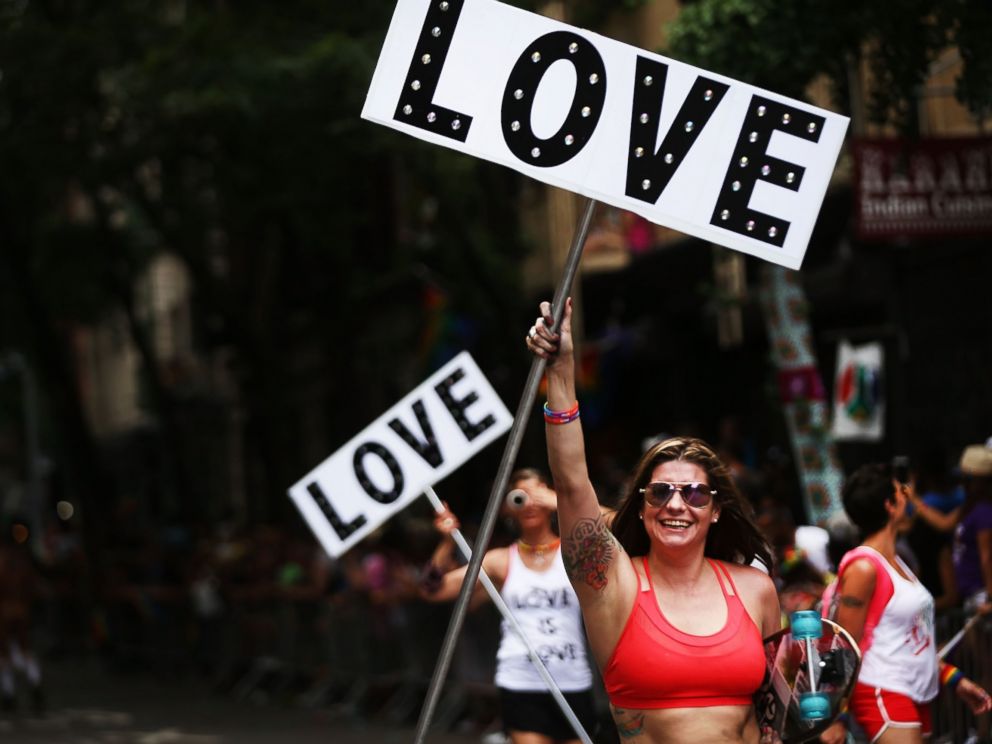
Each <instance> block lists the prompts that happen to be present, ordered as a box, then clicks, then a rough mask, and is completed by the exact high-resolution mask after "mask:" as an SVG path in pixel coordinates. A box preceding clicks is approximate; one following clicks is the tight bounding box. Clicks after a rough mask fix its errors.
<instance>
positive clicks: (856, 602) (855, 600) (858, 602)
mask: <svg viewBox="0 0 992 744" xmlns="http://www.w3.org/2000/svg"><path fill="white" fill-rule="evenodd" d="M837 601H838V602H840V603H841V604H842V605H844V606H845V607H864V606H865V601H864V600H863V599H861V598H860V597H852V596H851V595H850V594H841V595H840V597H838V598H837Z"/></svg>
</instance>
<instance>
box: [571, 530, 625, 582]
mask: <svg viewBox="0 0 992 744" xmlns="http://www.w3.org/2000/svg"><path fill="white" fill-rule="evenodd" d="M621 550H622V549H621V548H620V546H619V544H617V541H616V540H615V539H614V537H613V534H612V533H611V532H610V531H609V529H608V528H607V527H606V522H605V521H604V519H603V518H602V516H600V517H597V518H596V519H580V520H579V521H578V522H577V523H576V524H575V526H574V527H573V528H572V531H571V532H570V533H569V534H567V535H564V536H563V537H562V541H561V554H562V559H563V560H564V562H565V570H566V571H567V572H568V576H569V578H570V579H571V581H572V583H573V584H576V583H579V582H581V583H584V584H587V585H588V586H591V587H592V588H593V589H595V590H596V591H602V590H603V589H605V588H606V584H607V576H606V571H607V568H608V567H609V565H610V563H612V562H613V560H614V558H616V556H617V555H618V553H619V552H620V551H621Z"/></svg>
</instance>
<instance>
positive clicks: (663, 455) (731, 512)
mask: <svg viewBox="0 0 992 744" xmlns="http://www.w3.org/2000/svg"><path fill="white" fill-rule="evenodd" d="M672 460H682V461H685V462H691V463H695V464H696V465H698V466H699V467H701V468H702V469H703V470H705V471H706V475H707V477H708V478H709V484H710V485H711V486H713V488H715V489H716V496H715V497H714V499H715V505H716V506H718V507H719V508H720V519H719V521H717V522H715V523H713V524H710V526H709V531H708V532H707V534H706V548H705V551H704V552H705V555H706V556H707V557H709V558H716V559H719V560H723V561H731V562H733V563H743V564H745V565H747V564H750V563H751V562H752V561H753V560H754V559H755V558H757V559H758V560H759V561H761V562H762V563H764V564H765V566H766V567H767V568H768V569H769V570H771V567H772V551H771V548H770V547H769V546H768V541H767V540H766V539H765V537H764V536H763V535H762V534H761V531H760V530H759V529H758V526H757V525H756V524H755V522H754V510H753V509H752V508H751V505H750V504H749V503H748V502H747V501H746V500H745V499H744V497H743V496H742V495H741V492H740V491H739V490H738V488H737V485H736V484H735V483H734V479H733V477H732V476H731V475H730V471H729V470H728V469H727V466H726V465H724V464H723V462H721V461H720V458H719V457H717V456H716V453H715V452H714V451H713V449H712V448H711V447H710V446H709V445H708V444H706V442H704V441H703V440H701V439H696V438H694V437H673V438H671V439H666V440H665V441H663V442H659V443H658V444H655V445H654V446H653V447H651V448H650V449H649V450H648V451H647V452H645V453H644V455H643V456H642V457H641V459H640V462H638V463H637V467H636V468H635V469H634V474H633V477H632V478H631V480H630V483H629V484H628V486H627V491H626V493H625V494H624V496H623V499H622V500H621V502H620V506H619V508H618V509H617V513H616V516H615V517H614V519H613V527H612V529H613V534H614V535H615V536H616V538H617V541H618V542H619V543H620V544H621V545H622V546H623V549H624V550H626V551H627V553H628V554H629V555H631V556H637V555H647V554H648V552H649V550H650V548H651V540H650V538H648V534H647V532H646V531H645V529H644V525H643V524H641V521H640V517H639V515H640V512H641V507H642V505H643V503H644V495H643V494H642V493H640V489H641V488H643V487H644V486H646V485H647V484H648V481H649V480H650V479H651V473H652V472H654V469H655V468H656V467H657V466H658V465H660V464H661V463H664V462H670V461H672Z"/></svg>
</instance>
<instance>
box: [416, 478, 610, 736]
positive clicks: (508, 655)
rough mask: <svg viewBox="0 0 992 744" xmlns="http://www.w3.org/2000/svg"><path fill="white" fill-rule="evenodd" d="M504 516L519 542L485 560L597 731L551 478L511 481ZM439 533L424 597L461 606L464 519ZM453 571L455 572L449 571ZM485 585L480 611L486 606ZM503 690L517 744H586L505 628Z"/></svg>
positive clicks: (499, 674) (500, 661) (442, 520)
mask: <svg viewBox="0 0 992 744" xmlns="http://www.w3.org/2000/svg"><path fill="white" fill-rule="evenodd" d="M509 487H510V496H513V497H516V498H510V499H508V500H507V502H508V503H507V506H506V507H505V513H506V514H507V516H509V517H510V518H511V519H512V520H513V521H514V522H515V523H516V525H517V528H518V529H519V532H520V538H519V539H518V540H517V541H516V542H514V543H513V544H512V545H510V546H508V547H505V548H493V549H492V550H489V551H487V552H486V554H485V556H484V557H483V559H482V570H483V571H485V572H486V574H487V575H488V576H489V578H490V579H491V580H492V582H493V584H495V585H496V586H497V587H498V588H499V590H500V595H501V596H502V598H503V601H504V602H505V603H506V605H507V607H509V609H510V611H511V612H512V613H513V616H514V618H515V619H516V621H517V623H518V624H519V625H520V626H521V628H522V629H523V631H524V633H525V634H526V636H527V639H528V641H529V642H530V644H531V645H532V646H533V648H534V650H535V651H536V652H537V654H538V656H540V658H541V660H542V661H543V662H544V665H545V666H546V667H547V669H548V672H549V673H550V674H551V677H552V679H554V681H555V684H556V685H557V686H558V689H559V690H561V692H562V695H563V696H564V697H565V699H566V700H567V701H568V703H569V707H571V708H572V711H573V712H574V713H575V715H576V717H577V718H578V719H579V721H580V722H581V723H582V725H583V728H585V730H586V731H587V732H591V731H593V730H594V729H595V723H596V713H595V708H594V705H593V698H592V669H591V667H590V666H589V661H588V659H587V657H586V641H585V632H584V629H583V625H582V615H581V611H580V609H579V602H578V599H577V598H576V596H575V591H574V590H573V589H572V585H571V583H570V582H569V580H568V575H567V574H566V573H565V566H564V563H563V562H562V557H561V550H560V547H559V543H560V540H559V538H558V535H557V534H556V533H555V531H554V529H553V527H552V515H553V514H554V512H555V509H556V506H557V499H556V497H555V493H554V491H553V490H552V489H551V487H550V486H549V485H548V482H547V479H546V478H545V476H544V475H543V474H542V473H541V472H540V471H537V470H534V469H530V468H528V469H524V470H518V471H516V472H515V473H514V474H513V475H511V476H510V480H509ZM434 524H435V527H436V528H437V529H438V531H439V532H441V533H442V534H443V535H445V536H446V537H445V539H444V540H442V542H441V543H440V544H439V545H438V547H437V549H436V550H435V551H434V556H433V557H432V558H431V564H430V567H429V569H428V571H427V575H426V577H425V580H424V582H423V587H422V596H423V597H424V598H425V599H427V600H428V601H432V602H445V601H451V600H453V599H455V598H456V597H457V596H458V594H459V592H460V590H461V586H462V582H463V581H464V578H465V573H466V570H467V569H466V568H465V567H461V568H454V569H451V567H452V566H454V565H455V562H454V549H455V545H454V542H453V541H452V539H451V537H450V535H451V533H452V532H453V531H454V530H455V529H457V528H458V519H457V518H456V517H455V515H454V514H452V513H451V512H450V511H446V512H445V513H443V514H439V515H438V516H437V518H436V519H435V520H434ZM449 569H451V570H449ZM485 596H486V595H485V593H484V591H483V590H482V588H481V585H480V586H479V588H478V589H477V593H476V595H474V596H473V600H472V601H473V604H474V603H476V602H477V601H482V600H483V599H484V598H485ZM495 682H496V687H497V688H498V689H499V692H500V702H501V711H502V717H503V725H504V728H505V730H506V732H507V733H508V734H509V736H510V739H511V741H512V742H513V743H514V744H557V743H559V742H561V743H566V742H567V743H568V744H579V741H580V740H579V738H578V737H577V736H576V734H575V733H574V730H573V729H572V727H571V725H570V724H569V723H568V720H567V719H566V718H565V716H564V715H563V714H562V712H561V710H560V708H559V706H558V703H557V702H556V701H555V699H554V698H553V697H552V695H551V693H550V692H548V688H547V685H546V684H545V683H544V680H543V679H542V678H541V675H540V674H539V673H538V671H537V669H536V668H535V667H534V664H533V663H532V662H531V660H530V655H529V652H528V649H527V645H526V644H525V643H524V641H523V640H522V639H521V638H520V637H519V636H518V635H517V633H516V631H515V630H514V629H513V628H512V627H510V624H509V622H507V620H505V619H504V620H503V622H502V625H501V627H500V645H499V650H498V651H497V654H496V680H495Z"/></svg>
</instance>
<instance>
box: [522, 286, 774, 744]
mask: <svg viewBox="0 0 992 744" xmlns="http://www.w3.org/2000/svg"><path fill="white" fill-rule="evenodd" d="M571 314H572V306H571V300H569V301H567V304H566V306H565V312H564V315H563V317H562V321H561V328H560V333H556V332H554V331H553V330H552V326H553V322H554V321H553V316H552V314H551V307H550V304H549V303H547V302H544V303H541V317H539V318H538V319H537V322H536V323H535V324H534V326H533V327H532V328H531V329H530V331H529V333H528V335H527V346H528V348H529V349H530V350H531V352H532V353H534V354H536V355H537V356H540V357H542V358H543V359H545V360H547V362H548V365H547V382H548V400H547V404H546V405H545V408H544V413H545V421H546V434H547V446H548V461H549V463H550V466H551V473H552V476H553V478H554V484H555V489H556V492H557V495H558V519H559V523H560V525H561V535H562V553H563V555H564V558H565V566H566V569H567V570H568V574H569V578H570V579H571V581H572V586H573V587H574V588H575V592H576V594H577V595H578V598H579V604H580V606H581V607H582V614H583V616H584V618H585V623H586V633H587V635H588V638H589V645H590V648H591V650H592V654H593V656H594V657H595V659H596V661H597V663H598V664H599V667H600V669H601V670H602V673H603V681H604V683H605V685H606V692H607V694H608V695H609V698H610V703H611V708H612V711H613V718H614V721H615V722H616V725H617V729H618V730H619V733H620V736H621V738H622V740H623V741H624V742H637V743H641V742H643V743H648V742H651V743H653V742H671V741H692V742H747V743H748V744H753V743H755V742H757V741H758V740H759V737H760V732H759V728H758V723H757V719H756V716H755V711H754V705H753V702H752V696H753V695H754V694H755V692H757V690H758V688H759V686H760V685H761V683H762V680H763V679H764V676H765V654H764V648H763V643H762V638H763V637H765V636H768V635H771V634H772V633H773V632H775V631H777V630H779V629H780V627H781V616H780V612H779V603H778V597H777V595H776V592H775V586H774V584H773V583H772V580H771V579H770V578H769V577H768V575H767V574H765V573H763V572H762V571H760V570H758V569H756V568H752V567H750V566H749V565H748V564H750V563H751V562H752V561H753V560H754V559H755V558H757V559H758V560H760V561H761V562H763V563H764V564H765V565H766V566H770V565H771V551H770V549H769V547H768V545H767V543H766V542H765V540H764V538H763V537H762V536H761V533H760V532H759V531H758V528H757V527H756V526H755V524H754V522H753V521H752V519H751V517H750V516H749V514H750V509H749V507H748V505H747V504H746V502H745V501H744V500H743V498H742V496H741V495H740V493H739V492H738V491H737V488H736V487H735V485H734V483H733V480H732V478H731V476H730V473H729V471H728V470H727V468H726V466H725V465H724V464H723V463H722V462H720V460H719V458H717V456H716V455H715V454H714V452H713V450H712V449H711V448H710V447H709V446H708V445H706V443H704V442H702V441H701V440H699V439H692V438H674V439H668V440H665V441H662V442H659V443H658V444H655V445H654V446H652V447H651V448H650V449H648V451H647V452H645V453H644V455H643V456H642V458H641V460H640V462H639V463H638V464H637V466H636V468H635V470H634V473H633V475H632V477H631V478H630V484H629V486H628V488H627V492H626V494H625V496H624V498H623V500H622V502H621V504H620V507H619V509H618V510H617V512H616V516H615V518H614V519H613V522H612V525H609V524H607V522H606V521H605V519H604V518H603V516H602V513H601V510H600V506H599V502H598V500H597V498H596V493H595V491H594V490H593V486H592V483H591V481H590V479H589V474H588V469H587V466H586V456H585V444H584V441H583V436H582V429H581V426H580V423H579V406H578V403H577V402H576V397H575V362H574V357H573V348H572V334H571ZM679 351H680V352H681V350H679Z"/></svg>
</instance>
